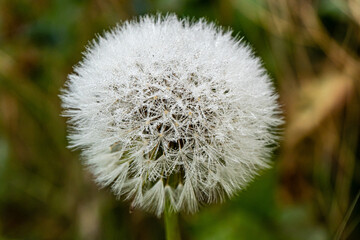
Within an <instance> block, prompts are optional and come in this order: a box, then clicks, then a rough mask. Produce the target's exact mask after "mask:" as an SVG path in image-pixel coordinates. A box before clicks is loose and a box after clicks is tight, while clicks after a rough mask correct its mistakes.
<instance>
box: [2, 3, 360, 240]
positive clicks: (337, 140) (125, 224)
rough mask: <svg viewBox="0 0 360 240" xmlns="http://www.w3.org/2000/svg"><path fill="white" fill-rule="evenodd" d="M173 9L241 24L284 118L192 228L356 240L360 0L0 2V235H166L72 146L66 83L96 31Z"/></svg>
mask: <svg viewBox="0 0 360 240" xmlns="http://www.w3.org/2000/svg"><path fill="white" fill-rule="evenodd" d="M168 11H171V12H175V13H177V14H178V15H179V16H189V17H194V18H195V19H197V18H200V17H205V18H206V19H208V20H211V21H215V22H216V23H217V24H219V25H223V26H225V27H226V28H227V27H231V28H232V29H233V30H234V36H235V35H236V34H240V36H244V39H245V40H247V41H249V42H250V43H251V45H252V46H253V48H254V50H255V52H256V55H258V56H260V57H261V58H262V59H263V63H264V65H265V67H266V69H267V70H268V71H269V74H270V75H271V77H272V79H274V84H275V86H276V88H277V90H278V92H279V94H280V102H281V105H282V107H283V109H284V112H285V113H284V115H285V118H286V125H285V126H284V136H283V140H282V142H281V144H280V148H279V149H278V150H276V151H275V153H274V157H273V162H274V164H273V165H274V166H273V168H272V169H270V170H266V171H264V172H263V173H262V174H261V175H260V176H258V177H257V178H256V180H255V181H254V182H253V183H251V184H250V186H249V187H248V189H246V190H244V191H243V192H241V193H239V195H238V196H237V197H235V198H233V199H231V200H228V201H226V203H224V204H221V205H211V206H208V207H204V208H202V209H201V211H200V212H199V213H197V214H195V215H185V214H182V215H181V216H180V218H181V232H182V237H183V239H207V240H208V239H230V240H231V239H258V240H261V239H284V240H287V239H290V240H302V239H306V240H323V239H360V225H359V221H360V203H358V202H357V200H358V197H359V196H358V193H359V189H360V159H359V158H360V151H359V149H360V143H359V137H360V130H359V127H360V94H359V93H360V87H359V78H360V59H359V54H360V1H359V0H313V1H311V0H301V1H295V0H289V1H286V0H247V1H246V0H211V1H206V0H184V1H180V0H128V1H126V0H89V1H86V0H0V239H90V240H91V239H144V240H146V239H164V228H163V222H162V220H161V219H158V218H156V217H154V216H151V215H149V214H146V213H144V212H141V211H135V212H133V213H129V205H128V203H124V202H122V201H118V200H117V199H116V198H115V197H114V196H113V195H112V193H111V192H110V190H109V189H99V188H98V187H97V186H96V185H95V184H94V182H93V181H92V176H91V175H90V174H89V172H88V171H87V170H86V169H85V168H83V166H82V165H81V160H80V159H79V152H72V151H70V150H68V149H67V148H66V145H67V141H66V124H65V121H66V119H64V118H62V117H60V114H61V107H60V100H59V98H58V94H59V89H60V88H61V87H62V86H63V84H64V82H65V81H66V77H67V75H68V74H69V73H71V72H72V66H73V65H74V64H76V63H77V62H78V61H80V60H81V57H82V55H81V52H82V51H84V50H85V46H86V44H87V43H88V41H89V40H91V39H92V38H94V36H95V34H96V33H101V32H102V31H103V30H104V29H109V28H110V27H113V26H115V25H116V23H118V22H119V21H123V20H127V19H131V18H133V17H134V16H138V15H142V14H145V13H156V12H162V13H166V12H168Z"/></svg>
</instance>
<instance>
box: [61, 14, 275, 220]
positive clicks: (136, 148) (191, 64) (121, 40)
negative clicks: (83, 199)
mask: <svg viewBox="0 0 360 240" xmlns="http://www.w3.org/2000/svg"><path fill="white" fill-rule="evenodd" d="M165 89H166V91H164V90H165ZM61 98H62V102H63V104H62V106H63V108H64V115H65V116H67V117H69V124H70V125H71V126H72V128H71V129H72V130H71V132H70V134H69V140H70V147H72V148H81V149H82V153H83V157H84V159H85V164H87V165H88V166H89V167H90V168H89V169H90V170H91V171H92V173H93V174H94V175H95V178H96V181H97V182H98V183H99V184H100V185H102V186H111V187H112V190H113V191H114V193H115V194H116V195H119V196H124V198H125V199H129V200H131V202H132V203H131V207H132V208H142V209H145V210H148V211H151V212H154V213H155V214H157V215H160V214H161V213H162V212H163V211H164V206H165V202H169V204H170V207H171V209H172V210H173V211H187V212H195V211H197V209H198V207H199V206H201V205H202V204H208V203H212V202H216V201H222V200H223V199H224V198H225V197H226V196H228V197H230V196H232V195H234V194H235V193H236V192H237V191H239V190H241V189H243V188H244V187H245V186H246V184H247V183H248V182H249V181H250V180H251V179H252V178H253V177H254V175H256V173H257V172H258V170H259V169H263V168H266V167H268V160H267V159H268V157H269V154H270V153H271V150H272V149H271V148H270V147H269V146H271V145H273V144H274V143H276V140H277V137H276V134H274V131H272V129H274V128H275V129H276V127H278V126H279V125H280V124H281V123H282V120H281V118H279V114H280V109H279V106H278V104H277V95H276V94H275V93H274V90H273V87H272V84H271V82H270V80H269V77H268V75H267V74H266V72H265V70H264V69H263V67H262V65H261V62H260V60H259V59H258V58H256V57H254V55H253V53H252V51H251V49H250V48H249V46H248V45H246V44H244V43H243V42H241V41H240V40H238V39H234V38H233V37H232V36H231V32H227V31H224V30H222V29H221V28H218V27H215V25H214V24H212V23H207V22H206V21H204V20H200V21H198V22H189V21H188V20H183V19H178V18H177V17H176V16H175V15H168V16H166V17H161V16H155V17H152V16H145V17H143V18H140V19H139V20H138V21H131V22H125V23H124V24H123V25H121V26H119V27H116V28H114V29H113V30H111V31H110V32H107V33H105V34H104V36H102V37H99V38H98V39H97V41H94V42H93V44H92V45H91V46H89V47H88V50H87V51H86V52H85V54H84V59H83V60H82V62H81V63H80V64H79V65H77V66H76V67H75V69H74V73H73V74H71V75H69V77H68V81H67V83H66V88H65V89H64V90H63V93H62V95H61ZM200 99H201V101H200ZM164 109H166V110H164Z"/></svg>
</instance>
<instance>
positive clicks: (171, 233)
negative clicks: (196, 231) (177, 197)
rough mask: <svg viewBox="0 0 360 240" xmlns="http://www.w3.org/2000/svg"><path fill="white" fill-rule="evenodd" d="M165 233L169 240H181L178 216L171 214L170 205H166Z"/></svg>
mask: <svg viewBox="0 0 360 240" xmlns="http://www.w3.org/2000/svg"><path fill="white" fill-rule="evenodd" d="M164 222H165V233H166V239H167V240H180V239H181V237H180V231H179V225H178V216H177V214H176V213H174V212H171V210H170V206H169V204H166V206H165V211H164Z"/></svg>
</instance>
